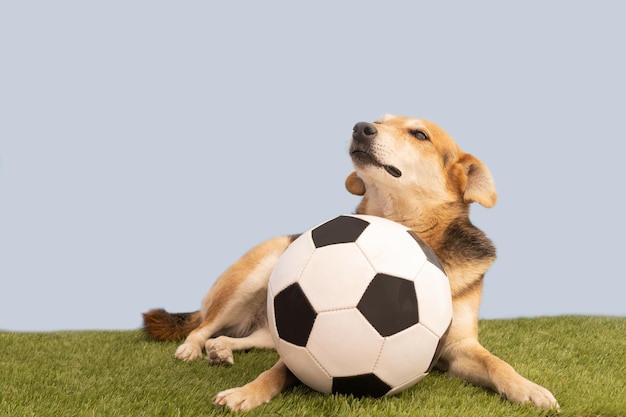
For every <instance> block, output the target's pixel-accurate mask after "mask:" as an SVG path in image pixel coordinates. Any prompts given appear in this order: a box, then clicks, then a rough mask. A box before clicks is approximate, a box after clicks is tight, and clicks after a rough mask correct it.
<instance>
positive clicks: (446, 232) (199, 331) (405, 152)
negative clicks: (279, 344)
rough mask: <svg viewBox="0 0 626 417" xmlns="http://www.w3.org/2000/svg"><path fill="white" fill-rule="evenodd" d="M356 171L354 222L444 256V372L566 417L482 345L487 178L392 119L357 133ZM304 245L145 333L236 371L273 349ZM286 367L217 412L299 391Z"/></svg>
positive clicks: (488, 251)
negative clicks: (274, 304) (379, 223)
mask: <svg viewBox="0 0 626 417" xmlns="http://www.w3.org/2000/svg"><path fill="white" fill-rule="evenodd" d="M349 152H350V157H351V159H352V163H353V166H354V171H353V172H352V173H350V175H348V177H347V179H346V181H345V186H346V189H347V190H348V191H349V192H350V193H352V194H354V195H357V196H360V197H361V200H360V202H359V204H358V206H357V207H356V213H358V214H369V215H374V216H380V217H384V218H387V219H390V220H394V221H396V222H399V223H401V224H403V225H405V226H407V227H409V228H410V229H411V230H413V231H414V232H415V233H416V234H417V235H418V236H419V237H420V238H421V239H422V240H424V241H425V242H426V243H427V244H428V245H429V246H430V247H431V248H432V249H433V250H434V252H435V253H436V254H437V256H438V258H439V260H440V262H441V264H442V265H443V267H444V269H445V271H446V273H447V275H448V278H449V281H450V288H451V292H452V303H453V320H452V324H451V327H450V330H449V333H448V337H447V338H446V340H445V344H444V346H443V349H442V353H441V356H440V359H439V361H438V362H437V365H436V367H437V369H439V370H441V371H444V372H447V373H448V374H449V375H452V376H455V377H460V378H463V379H465V380H467V381H469V382H471V383H473V384H476V385H479V386H483V387H486V388H490V389H492V390H494V391H496V392H497V393H499V394H500V396H502V397H503V398H504V399H506V400H508V401H510V402H512V403H532V404H534V405H535V406H537V407H540V408H546V409H554V410H558V409H559V405H558V402H557V400H556V399H555V397H554V396H553V395H552V393H551V392H550V391H548V390H547V389H546V388H543V387H541V386H539V385H537V384H535V383H534V382H531V381H529V380H528V379H526V378H524V377H523V376H521V375H520V374H518V373H517V372H516V371H515V370H514V369H513V367H511V366H510V365H509V364H508V363H506V362H505V361H503V360H502V359H500V358H498V357H496V356H495V355H493V354H492V353H490V352H489V351H488V350H487V349H485V348H484V347H483V346H482V345H481V344H480V343H479V341H478V309H479V307H480V303H481V297H482V287H483V278H484V275H485V273H486V272H487V269H489V267H490V266H491V264H492V263H493V262H494V260H495V258H496V251H495V247H494V245H493V243H492V242H491V241H490V240H489V239H488V238H487V236H486V235H485V233H484V232H482V231H481V230H480V229H478V228H477V227H475V226H474V225H473V224H472V223H471V221H470V218H469V208H470V205H471V203H478V204H481V205H482V206H484V207H487V208H490V207H493V206H494V205H495V204H496V200H497V193H496V188H495V184H494V181H493V178H492V175H491V173H490V171H489V169H488V168H487V167H486V166H485V165H484V164H483V163H482V162H481V161H480V160H478V159H477V158H476V157H474V156H473V155H471V154H469V153H465V152H463V151H462V150H461V148H460V147H459V146H458V145H457V144H456V142H454V140H453V139H452V138H451V137H450V136H449V135H448V134H447V133H446V132H445V131H444V130H443V129H442V128H441V127H439V126H438V125H436V124H435V123H432V122H430V121H427V120H423V119H415V118H408V117H403V116H392V115H385V116H384V117H382V118H381V119H379V120H377V121H375V122H373V123H368V122H359V123H357V124H356V125H355V126H354V129H353V133H352V139H351V143H350V147H349ZM295 238H296V236H281V237H276V238H274V239H271V240H268V241H266V242H264V243H261V244H260V245H258V246H256V247H254V248H253V249H251V250H250V251H249V252H247V253H246V254H244V255H243V257H241V258H240V259H239V260H238V261H236V262H235V263H234V264H233V265H232V266H230V267H229V268H228V269H227V270H226V271H225V272H224V273H223V274H222V275H221V276H220V277H219V278H218V280H217V281H216V282H215V284H214V285H213V287H212V288H211V289H210V290H209V292H208V293H207V294H206V296H205V297H204V300H203V302H202V307H201V309H200V311H197V312H194V313H183V314H170V313H168V312H166V311H165V310H162V309H155V310H151V311H149V312H147V313H144V328H145V331H146V333H147V335H148V336H149V337H151V338H152V339H156V340H174V339H182V338H185V337H186V339H185V341H184V343H183V344H182V345H180V346H179V347H178V349H177V350H176V353H175V357H176V358H178V359H181V360H183V361H190V360H193V359H196V358H200V357H202V351H203V348H204V350H205V351H206V357H207V359H208V360H209V361H210V362H211V363H212V364H222V363H226V364H232V363H233V351H236V350H242V349H250V348H273V347H274V345H273V341H272V338H271V335H270V333H269V328H268V322H267V317H266V313H267V311H266V299H267V284H268V279H269V276H270V274H271V272H272V269H273V267H274V265H275V263H276V262H277V260H278V258H279V257H280V255H281V254H282V253H283V251H284V250H285V249H286V248H287V247H288V246H289V244H290V243H291V242H292V241H293V240H294V239H295ZM297 382H298V381H297V379H296V378H295V376H294V375H293V374H292V373H291V372H290V371H289V369H288V368H287V367H286V365H285V364H284V363H283V362H282V360H280V359H279V360H278V361H277V362H276V364H275V365H274V366H272V367H271V368H270V369H268V370H266V371H265V372H263V373H261V374H260V375H259V376H258V377H257V378H256V379H255V380H253V381H252V382H250V383H248V384H246V385H244V386H242V387H238V388H232V389H228V390H225V391H222V392H220V393H218V394H217V395H216V396H215V398H214V399H213V403H214V404H216V405H218V406H223V407H227V408H229V409H231V410H235V411H245V410H250V409H252V408H255V407H257V406H259V405H262V404H264V403H267V402H268V401H270V400H271V399H272V398H273V397H274V396H276V395H278V394H279V393H280V392H281V391H282V390H283V389H285V388H286V387H289V386H291V385H293V384H295V383H297Z"/></svg>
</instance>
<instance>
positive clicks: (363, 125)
mask: <svg viewBox="0 0 626 417" xmlns="http://www.w3.org/2000/svg"><path fill="white" fill-rule="evenodd" d="M377 133H378V130H376V126H374V125H373V124H371V123H368V122H359V123H357V124H355V125H354V129H353V130H352V138H353V139H354V140H356V141H366V140H368V139H373V138H374V137H376V134H377Z"/></svg>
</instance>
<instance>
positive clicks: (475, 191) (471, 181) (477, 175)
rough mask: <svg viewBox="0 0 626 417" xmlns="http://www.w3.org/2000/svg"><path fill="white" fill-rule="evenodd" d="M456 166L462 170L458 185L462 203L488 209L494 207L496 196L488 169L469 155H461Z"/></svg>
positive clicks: (494, 185) (494, 186)
mask: <svg viewBox="0 0 626 417" xmlns="http://www.w3.org/2000/svg"><path fill="white" fill-rule="evenodd" d="M458 166H460V168H461V170H462V173H461V175H460V178H459V180H460V184H459V185H460V187H461V192H462V193H463V201H465V202H466V203H474V202H476V203H478V204H480V205H482V206H484V207H488V208H489V207H493V206H495V205H496V200H497V199H498V194H497V193H496V184H495V183H494V181H493V177H492V176H491V172H489V168H487V166H486V165H485V164H483V163H482V162H480V161H479V160H478V158H476V157H475V156H473V155H470V154H465V155H463V156H462V157H461V158H460V159H459V161H458Z"/></svg>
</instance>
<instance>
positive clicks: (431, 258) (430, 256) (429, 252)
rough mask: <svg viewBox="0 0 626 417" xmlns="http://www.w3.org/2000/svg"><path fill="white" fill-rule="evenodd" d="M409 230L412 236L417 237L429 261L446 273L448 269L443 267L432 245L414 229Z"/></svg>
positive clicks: (416, 239)
mask: <svg viewBox="0 0 626 417" xmlns="http://www.w3.org/2000/svg"><path fill="white" fill-rule="evenodd" d="M408 232H409V234H410V235H411V237H413V239H415V241H416V242H417V244H418V245H420V248H422V252H424V255H426V259H428V262H430V263H431V264H433V265H435V266H436V267H437V268H439V269H440V270H441V272H443V273H444V274H445V273H446V270H445V269H443V266H441V262H439V258H437V255H435V252H434V251H433V250H432V249H431V248H430V246H428V245H427V244H426V242H424V241H423V240H422V239H420V237H419V236H418V235H417V234H416V233H415V232H414V231H412V230H409V231H408Z"/></svg>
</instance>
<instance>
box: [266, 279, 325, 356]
mask: <svg viewBox="0 0 626 417" xmlns="http://www.w3.org/2000/svg"><path fill="white" fill-rule="evenodd" d="M316 317H317V313H316V312H315V309H314V308H313V306H312V305H311V302H310V301H309V299H308V298H307V297H306V294H304V291H302V288H301V287H300V285H299V284H298V283H297V282H296V283H294V284H291V285H290V286H288V287H287V288H285V289H284V290H282V291H280V292H279V293H278V294H276V296H275V297H274V318H275V320H276V330H277V331H278V336H279V337H280V338H281V339H283V340H286V341H287V342H289V343H293V344H294V345H297V346H306V343H307V341H308V340H309V335H310V334H311V329H312V328H313V323H315V318H316Z"/></svg>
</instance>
